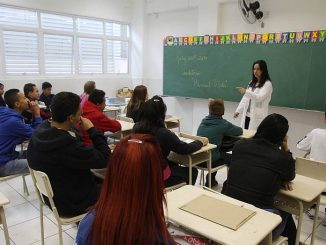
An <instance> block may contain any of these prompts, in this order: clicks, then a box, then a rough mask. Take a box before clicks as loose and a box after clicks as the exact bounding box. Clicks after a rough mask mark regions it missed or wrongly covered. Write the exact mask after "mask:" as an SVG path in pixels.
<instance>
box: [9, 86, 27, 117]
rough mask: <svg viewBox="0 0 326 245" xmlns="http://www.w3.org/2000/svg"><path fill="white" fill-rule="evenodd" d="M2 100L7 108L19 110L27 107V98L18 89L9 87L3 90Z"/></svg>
mask: <svg viewBox="0 0 326 245" xmlns="http://www.w3.org/2000/svg"><path fill="white" fill-rule="evenodd" d="M4 101H5V103H6V104H7V105H8V107H9V108H11V109H14V110H17V111H19V112H22V111H25V110H27V109H28V108H29V100H28V99H27V98H26V96H25V95H24V94H23V93H22V92H20V91H19V90H18V89H9V90H7V91H6V92H5V95H4Z"/></svg>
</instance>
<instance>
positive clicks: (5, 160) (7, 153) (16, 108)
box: [0, 89, 42, 177]
mask: <svg viewBox="0 0 326 245" xmlns="http://www.w3.org/2000/svg"><path fill="white" fill-rule="evenodd" d="M5 102H6V104H7V105H8V107H6V106H0V125H1V126H0V177H2V176H8V175H14V174H22V173H28V172H29V171H28V166H27V160H26V158H24V157H23V152H20V153H18V152H17V151H15V148H16V145H18V144H21V143H22V142H23V141H24V140H26V139H29V138H30V137H31V135H32V133H33V131H34V129H35V128H36V127H37V126H39V125H40V124H41V122H42V119H41V118H40V108H39V107H38V105H37V104H35V103H34V102H29V101H28V99H27V98H26V97H25V96H24V94H23V93H22V92H19V90H18V89H9V90H8V91H7V92H6V93H5ZM27 109H30V111H31V113H32V115H33V121H32V123H31V125H27V124H25V123H24V120H23V117H22V115H21V113H22V112H23V111H25V110H27Z"/></svg>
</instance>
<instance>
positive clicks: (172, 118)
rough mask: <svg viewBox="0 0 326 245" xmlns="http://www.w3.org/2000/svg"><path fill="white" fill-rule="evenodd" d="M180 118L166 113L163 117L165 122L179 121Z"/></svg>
mask: <svg viewBox="0 0 326 245" xmlns="http://www.w3.org/2000/svg"><path fill="white" fill-rule="evenodd" d="M180 119H181V117H176V116H171V115H167V116H166V117H165V120H164V121H165V122H174V121H179V120H180Z"/></svg>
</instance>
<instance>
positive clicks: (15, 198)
mask: <svg viewBox="0 0 326 245" xmlns="http://www.w3.org/2000/svg"><path fill="white" fill-rule="evenodd" d="M3 194H4V195H5V196H6V197H7V198H8V199H9V201H10V203H9V204H7V205H6V206H5V207H6V208H9V207H14V206H16V205H19V204H23V203H26V202H27V201H26V199H25V198H24V197H23V196H22V195H20V194H19V193H18V192H17V191H16V190H14V189H11V191H7V192H3Z"/></svg>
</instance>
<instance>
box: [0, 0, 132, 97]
mask: <svg viewBox="0 0 326 245" xmlns="http://www.w3.org/2000/svg"><path fill="white" fill-rule="evenodd" d="M0 3H1V4H8V5H15V6H20V7H26V8H32V9H40V10H47V11H51V12H59V13H66V14H73V15H81V16H89V17H95V18H102V19H110V20H117V21H122V22H127V23H131V21H132V17H133V15H132V11H133V5H132V1H131V0H119V1H115V0H93V1H89V0H69V1H64V0H42V1H40V0H0ZM132 43H133V40H132V41H131V47H132V46H133V44H132ZM130 71H131V67H130ZM0 80H1V81H3V83H4V84H5V86H6V89H10V88H19V89H22V88H23V86H24V84H25V83H27V82H33V83H35V84H37V85H38V86H39V87H41V84H42V82H44V81H49V82H51V83H52V85H53V91H54V93H57V92H59V91H72V92H75V93H77V94H80V93H82V92H83V85H84V83H85V82H86V81H87V80H94V81H96V85H97V88H99V89H102V90H104V91H105V92H106V94H107V96H114V95H115V93H116V91H117V89H119V88H121V87H124V86H128V87H132V79H131V74H127V75H79V76H78V77H71V76H51V77H33V76H19V77H1V76H0Z"/></svg>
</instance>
